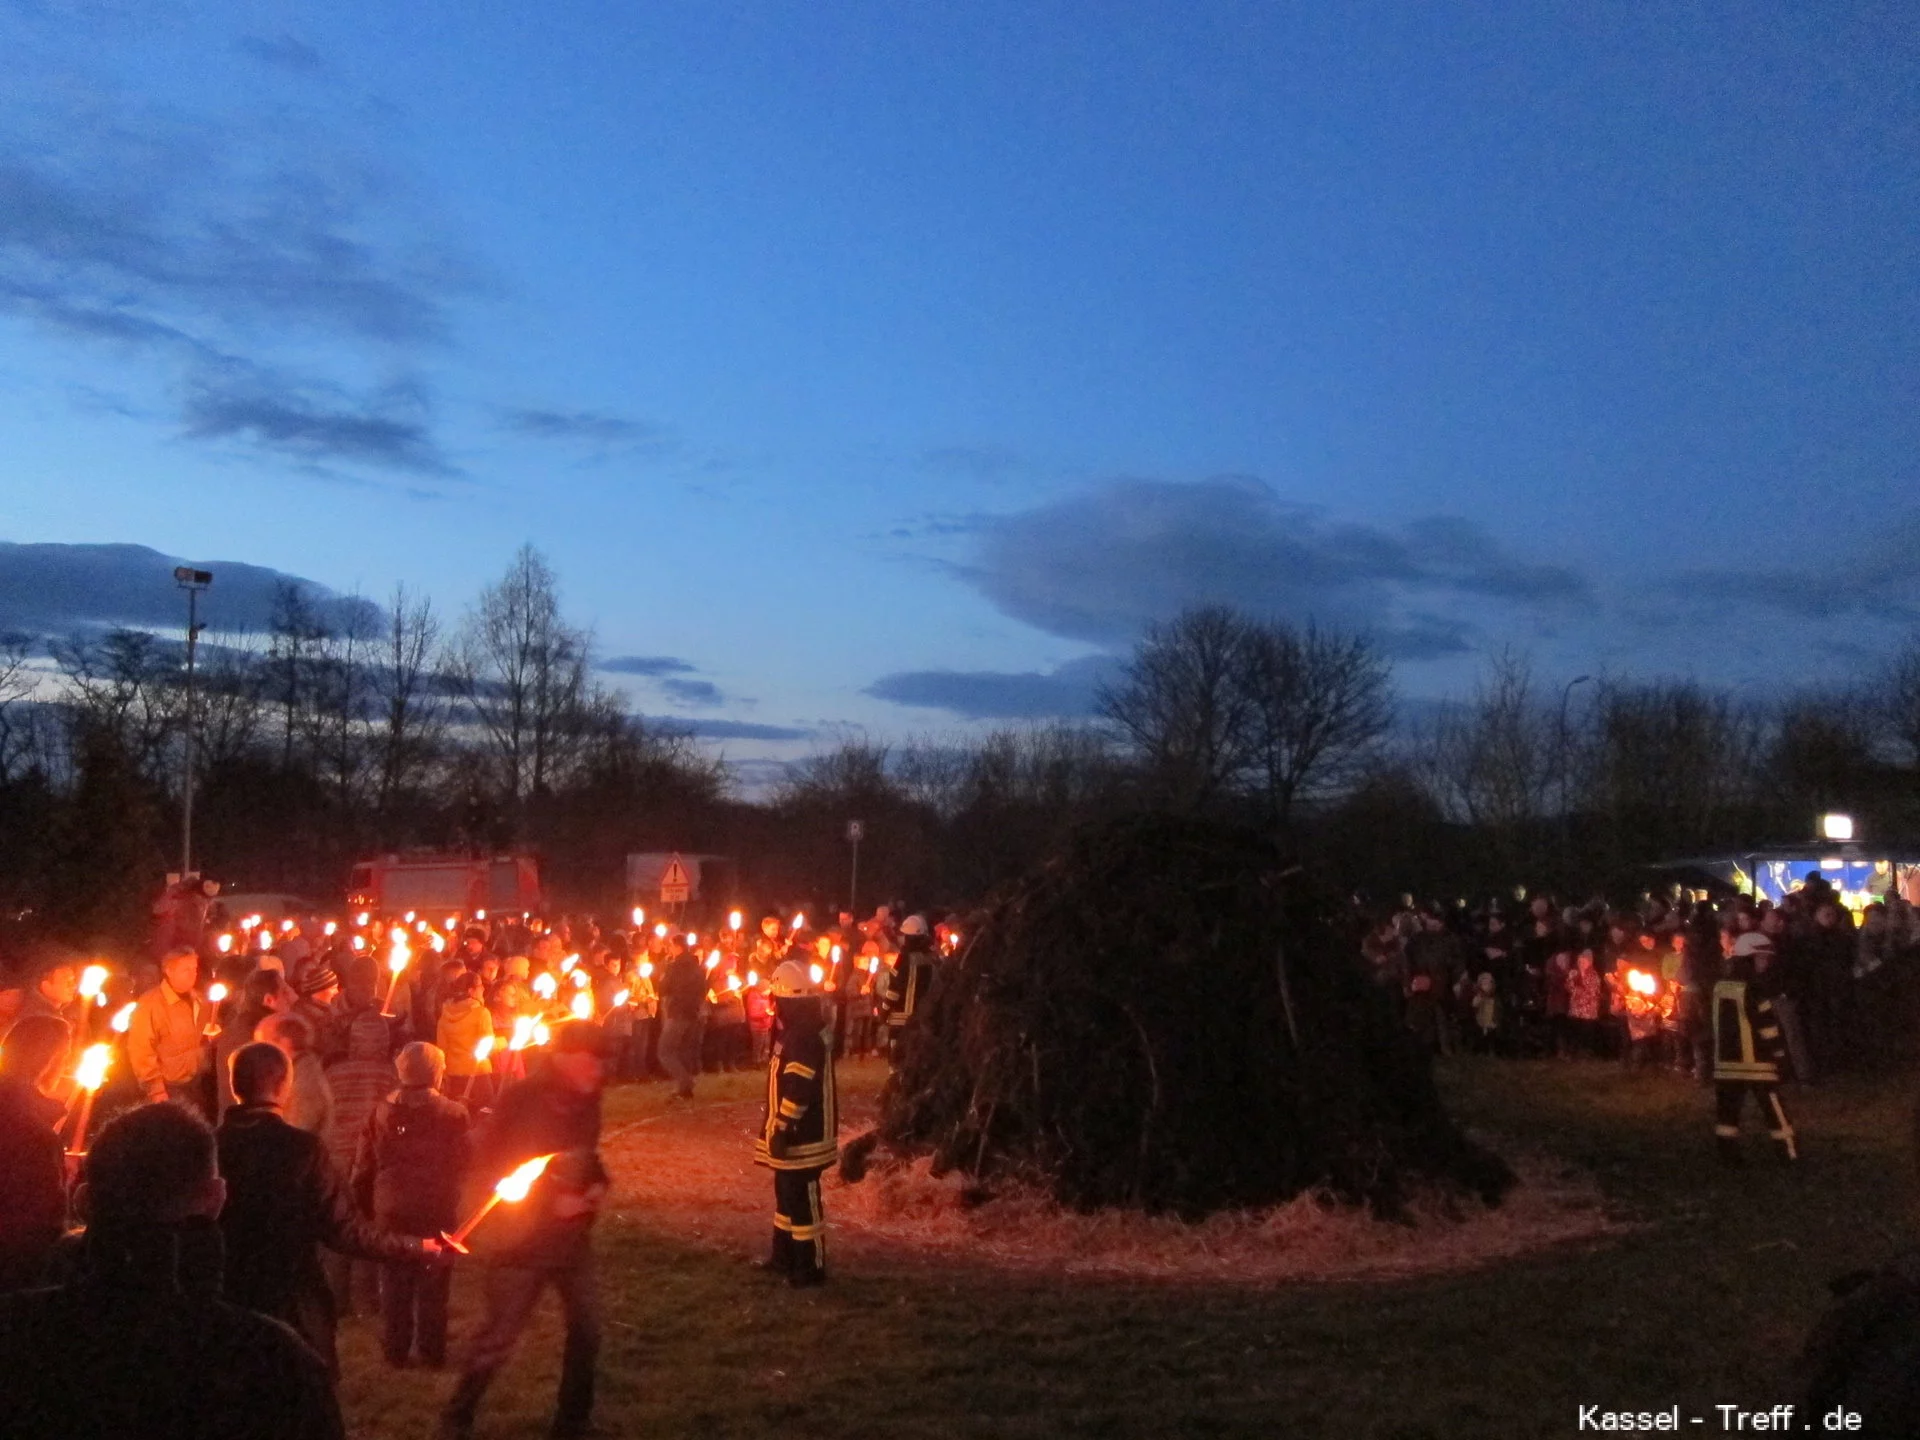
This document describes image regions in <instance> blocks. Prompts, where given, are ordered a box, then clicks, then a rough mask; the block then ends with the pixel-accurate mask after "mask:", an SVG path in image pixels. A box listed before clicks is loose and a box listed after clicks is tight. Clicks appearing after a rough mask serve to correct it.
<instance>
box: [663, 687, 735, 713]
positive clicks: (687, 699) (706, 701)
mask: <svg viewBox="0 0 1920 1440" xmlns="http://www.w3.org/2000/svg"><path fill="white" fill-rule="evenodd" d="M660 689H661V690H662V691H663V692H665V694H666V695H667V696H668V697H669V698H670V699H672V700H673V702H674V703H675V704H677V705H686V706H690V707H692V708H695V709H702V708H705V707H708V706H713V705H718V704H720V703H721V702H722V700H723V699H724V698H725V697H723V696H722V695H721V693H720V687H719V686H718V685H716V684H714V683H713V682H712V681H711V680H662V681H661V682H660Z"/></svg>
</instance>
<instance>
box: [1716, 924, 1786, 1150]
mask: <svg viewBox="0 0 1920 1440" xmlns="http://www.w3.org/2000/svg"><path fill="white" fill-rule="evenodd" d="M1772 962H1773V942H1772V941H1771V940H1769V939H1768V938H1767V937H1766V936H1765V935H1763V934H1761V933H1760V932H1759V931H1757V930H1750V931H1748V932H1747V933H1746V934H1744V935H1742V936H1741V937H1740V938H1739V939H1738V940H1737V941H1735V942H1734V947H1733V956H1732V958H1731V959H1730V960H1729V962H1728V969H1729V977H1728V978H1727V979H1725V980H1722V981H1720V982H1719V983H1718V984H1716V985H1715V986H1714V987H1713V1000H1712V1005H1713V1108H1714V1116H1713V1118H1714V1126H1713V1133H1714V1138H1715V1144H1716V1145H1717V1146H1718V1148H1719V1151H1720V1159H1721V1161H1722V1163H1724V1164H1728V1165H1738V1164H1740V1163H1741V1153H1740V1116H1741V1112H1742V1111H1744V1110H1745V1109H1746V1104H1747V1097H1748V1096H1750V1095H1751V1096H1752V1097H1753V1098H1754V1099H1755V1100H1757V1101H1758V1102H1759V1104H1760V1109H1761V1111H1762V1113H1764V1114H1765V1115H1766V1117H1767V1126H1768V1130H1769V1132H1770V1133H1771V1134H1772V1137H1773V1142H1774V1144H1775V1145H1777V1146H1778V1147H1779V1154H1780V1157H1781V1158H1782V1159H1783V1160H1797V1159H1799V1157H1800V1151H1799V1148H1798V1146H1797V1145H1796V1143H1795V1140H1794V1134H1793V1125H1792V1123H1791V1122H1790V1121H1789V1120H1788V1119H1787V1112H1786V1110H1785V1109H1784V1108H1783V1107H1782V1106H1781V1104H1780V1071H1781V1064H1782V1062H1783V1061H1784V1060H1785V1059H1786V1054H1787V1049H1786V1044H1785V1042H1784V1041H1783V1040H1782V1038H1781V1035H1780V1020H1779V1017H1778V1016H1777V1015H1775V1014H1774V1009H1773V999H1772V991H1773V988H1774V987H1773V983H1772V982H1771V981H1770V979H1769V977H1768V974H1767V971H1768V969H1769V967H1770V966H1771V964H1772Z"/></svg>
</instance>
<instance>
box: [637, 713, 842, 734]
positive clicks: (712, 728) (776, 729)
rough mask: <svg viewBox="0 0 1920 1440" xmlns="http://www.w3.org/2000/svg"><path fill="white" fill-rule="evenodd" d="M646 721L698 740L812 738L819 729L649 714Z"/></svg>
mask: <svg viewBox="0 0 1920 1440" xmlns="http://www.w3.org/2000/svg"><path fill="white" fill-rule="evenodd" d="M645 719H646V720H647V722H648V723H649V724H652V725H658V726H659V727H660V728H661V729H663V730H677V731H679V732H680V733H682V734H685V735H691V736H693V737H694V738H695V739H699V740H811V739H812V738H813V737H814V736H815V735H816V734H817V733H818V732H817V731H814V730H810V729H807V728H805V727H803V726H797V725H755V724H751V723H749V722H748V721H745V720H689V719H687V718H685V717H684V716H680V715H648V716H646V717H645Z"/></svg>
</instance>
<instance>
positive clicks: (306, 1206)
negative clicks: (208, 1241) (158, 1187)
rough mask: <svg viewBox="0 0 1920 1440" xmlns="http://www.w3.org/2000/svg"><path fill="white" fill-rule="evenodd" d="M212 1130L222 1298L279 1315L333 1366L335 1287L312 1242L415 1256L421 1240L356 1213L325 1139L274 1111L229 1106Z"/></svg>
mask: <svg viewBox="0 0 1920 1440" xmlns="http://www.w3.org/2000/svg"><path fill="white" fill-rule="evenodd" d="M217 1138H218V1143H219V1147H220V1173H221V1174H222V1175H223V1176H225V1177H226V1181H227V1206H226V1209H224V1210H222V1211H221V1212H220V1233H221V1235H222V1237H223V1238H224V1239H225V1242H226V1252H227V1260H226V1285H225V1290H226V1296H227V1298H228V1299H229V1300H231V1301H233V1302H234V1303H235V1304H236V1305H244V1306H246V1307H247V1308H248V1309H249V1310H258V1311H259V1312H260V1313H261V1314H262V1315H271V1316H273V1317H274V1318H275V1319H277V1320H284V1321H286V1322H287V1323H288V1324H289V1325H291V1326H293V1328H294V1329H295V1330H297V1331H299V1333H300V1336H301V1338H302V1339H304V1340H305V1341H306V1342H307V1343H308V1344H309V1345H311V1346H313V1348H314V1349H315V1350H316V1351H318V1352H319V1354H320V1358H321V1359H322V1360H324V1361H326V1362H327V1366H328V1368H329V1369H334V1368H337V1367H336V1363H335V1356H334V1350H333V1329H334V1307H333V1292H332V1291H331V1290H330V1289H329V1288H328V1286H327V1280H326V1276H325V1274H324V1273H323V1272H322V1271H321V1269H320V1254H319V1247H320V1246H322V1245H326V1246H328V1247H330V1248H332V1249H334V1250H337V1251H339V1252H340V1253H341V1254H343V1255H353V1256H356V1257H358V1258H360V1259H363V1260H408V1259H418V1258H419V1255H420V1243H419V1241H417V1240H413V1239H409V1238H406V1237H404V1236H400V1235H393V1234H389V1233H388V1232H386V1231H384V1230H380V1229H378V1228H376V1227H375V1226H374V1225H372V1224H371V1223H370V1222H368V1221H367V1220H365V1219H363V1218H362V1217H361V1216H360V1215H359V1213H358V1212H356V1211H355V1209H354V1208H353V1201H352V1199H351V1197H350V1196H349V1194H348V1190H347V1179H346V1176H344V1175H342V1174H341V1173H340V1170H339V1168H338V1167H337V1166H336V1165H335V1164H334V1163H333V1160H332V1157H331V1156H329V1155H328V1154H327V1147H326V1143H325V1142H324V1141H323V1140H321V1138H320V1137H319V1136H318V1135H314V1134H310V1133H309V1132H307V1131H305V1130H297V1129H295V1128H294V1127H293V1126H291V1125H289V1124H287V1122H286V1121H285V1120H283V1119H281V1118H280V1112H279V1111H278V1110H275V1109H273V1108H272V1107H270V1106H260V1105H236V1106H235V1107H234V1108H233V1109H231V1110H229V1111H228V1112H227V1114H226V1118H225V1119H223V1120H222V1121H221V1122H220V1130H219V1134H218V1137H217Z"/></svg>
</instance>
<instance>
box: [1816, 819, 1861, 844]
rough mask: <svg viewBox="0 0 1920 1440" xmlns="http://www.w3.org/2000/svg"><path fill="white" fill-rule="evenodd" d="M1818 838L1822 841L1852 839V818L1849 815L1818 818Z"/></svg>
mask: <svg viewBox="0 0 1920 1440" xmlns="http://www.w3.org/2000/svg"><path fill="white" fill-rule="evenodd" d="M1820 838H1821V839H1822V840H1842V841H1845V840H1851V839H1853V817H1852V816H1851V815H1822V816H1821V817H1820Z"/></svg>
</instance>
